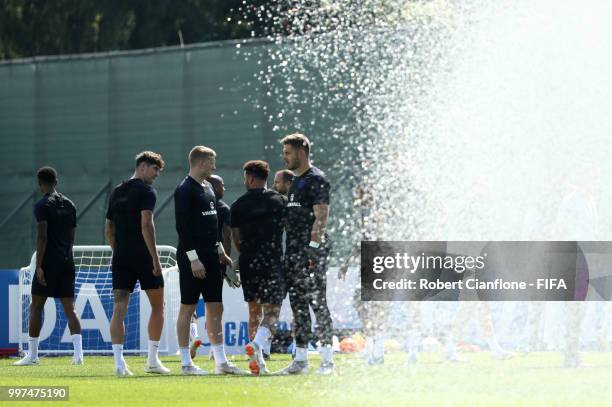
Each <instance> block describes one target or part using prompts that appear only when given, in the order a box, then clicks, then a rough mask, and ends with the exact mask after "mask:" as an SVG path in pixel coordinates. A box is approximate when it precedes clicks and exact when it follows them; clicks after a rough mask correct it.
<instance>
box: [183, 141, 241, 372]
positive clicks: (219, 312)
mask: <svg viewBox="0 0 612 407" xmlns="http://www.w3.org/2000/svg"><path fill="white" fill-rule="evenodd" d="M215 157H216V153H215V152H214V151H213V150H212V149H210V148H208V147H204V146H196V147H194V148H193V149H192V150H191V152H190V153H189V175H187V176H186V177H185V178H184V179H183V181H181V183H180V184H179V185H178V186H177V187H176V190H175V191H174V214H175V219H176V231H177V233H178V237H179V243H178V248H177V251H176V257H177V263H178V267H179V285H180V289H181V306H180V309H179V315H178V319H177V322H176V330H177V334H178V343H179V351H180V354H181V366H182V371H183V374H185V375H196V376H200V375H205V374H207V372H206V371H204V370H202V369H200V368H199V367H197V366H196V365H194V364H193V362H192V360H191V355H190V352H189V330H190V329H189V324H190V322H191V317H192V315H193V313H194V311H195V309H196V306H197V303H198V300H199V299H200V295H202V296H203V297H204V302H205V304H206V331H207V333H208V338H209V340H210V343H211V348H212V352H213V355H214V358H215V373H216V374H243V373H248V372H245V371H243V370H241V369H238V368H237V367H236V366H234V365H232V364H231V363H229V362H228V360H227V357H226V355H225V349H224V346H223V326H222V317H223V302H222V300H223V298H222V297H223V296H222V293H223V271H222V268H221V265H222V264H223V265H226V266H227V265H230V266H231V265H232V260H231V259H230V258H229V257H228V256H227V254H226V253H225V249H224V247H223V244H222V243H221V242H220V241H219V240H218V233H217V227H218V224H217V209H216V200H215V195H214V192H213V190H212V187H211V185H210V183H208V182H206V181H205V180H206V178H208V177H210V176H211V175H212V172H213V170H214V169H215Z"/></svg>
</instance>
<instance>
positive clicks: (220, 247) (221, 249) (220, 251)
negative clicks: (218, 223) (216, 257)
mask: <svg viewBox="0 0 612 407" xmlns="http://www.w3.org/2000/svg"><path fill="white" fill-rule="evenodd" d="M224 253H225V248H224V247H223V243H221V242H218V243H217V254H224Z"/></svg>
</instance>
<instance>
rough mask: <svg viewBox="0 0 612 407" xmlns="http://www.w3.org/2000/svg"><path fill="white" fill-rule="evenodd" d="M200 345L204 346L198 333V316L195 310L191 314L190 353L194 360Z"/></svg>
mask: <svg viewBox="0 0 612 407" xmlns="http://www.w3.org/2000/svg"><path fill="white" fill-rule="evenodd" d="M200 346H202V339H201V338H200V335H199V334H198V316H197V315H196V313H195V312H194V313H193V314H192V315H191V323H190V324H189V354H190V355H191V359H192V360H193V359H195V357H196V356H197V355H198V348H199V347H200Z"/></svg>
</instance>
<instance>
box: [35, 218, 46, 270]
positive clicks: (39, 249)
mask: <svg viewBox="0 0 612 407" xmlns="http://www.w3.org/2000/svg"><path fill="white" fill-rule="evenodd" d="M46 250H47V221H46V220H45V221H42V222H38V226H37V231H36V268H40V267H42V261H43V257H45V251H46Z"/></svg>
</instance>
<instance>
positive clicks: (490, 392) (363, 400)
mask: <svg viewBox="0 0 612 407" xmlns="http://www.w3.org/2000/svg"><path fill="white" fill-rule="evenodd" d="M462 357H463V358H464V359H465V361H464V362H462V363H454V364H450V363H442V362H441V361H440V356H439V355H437V354H424V355H422V356H421V359H420V361H419V363H418V364H417V365H407V364H406V363H405V355H404V354H403V353H391V354H387V355H386V356H385V365H383V366H375V367H370V366H367V365H366V364H365V363H364V361H363V360H361V359H359V358H357V357H355V356H353V355H341V356H336V372H335V374H334V375H332V376H325V377H321V376H317V375H316V374H314V371H315V370H316V368H317V367H318V364H319V361H320V360H319V359H318V357H316V356H314V357H311V359H310V361H311V365H310V366H311V373H310V374H309V375H306V376H291V377H273V376H270V377H228V376H206V377H182V376H180V375H179V373H180V362H179V358H178V357H174V356H173V357H162V358H161V359H162V360H163V362H164V364H165V365H166V366H167V367H169V368H170V369H172V374H171V375H169V376H158V375H148V374H145V373H144V372H143V367H144V361H145V359H144V357H127V358H126V359H127V361H128V364H129V365H130V368H131V369H132V371H133V372H134V377H131V378H126V379H118V378H116V377H115V376H114V363H113V358H112V357H110V356H108V357H100V356H96V357H94V356H90V357H87V356H86V358H85V365H84V366H72V365H71V364H70V358H69V357H58V358H42V359H41V364H40V366H27V367H15V366H11V363H12V362H14V361H15V360H16V359H2V360H0V386H11V385H14V386H37V385H40V386H69V392H70V401H69V402H58V403H60V404H62V405H66V404H74V405H79V406H81V405H96V406H119V405H127V406H136V405H147V406H169V405H180V406H186V405H198V406H204V405H216V406H266V407H270V406H387V407H392V406H393V407H395V406H406V405H415V406H491V405H494V406H515V405H516V406H523V405H528V406H548V405H550V406H557V405H562V406H563V405H565V406H595V405H596V406H603V405H612V353H588V354H586V355H585V357H584V362H585V363H587V364H588V365H589V366H586V367H582V368H578V369H565V368H562V367H560V366H561V364H562V357H561V355H560V354H558V353H539V354H529V355H526V356H516V357H515V358H513V359H511V360H508V361H495V360H492V359H491V358H490V356H489V355H488V353H484V352H482V353H473V354H462ZM232 359H233V361H234V363H236V364H237V365H238V366H240V367H242V368H245V369H246V368H247V363H246V359H245V357H244V356H235V357H233V358H232ZM272 359H273V360H272V361H271V362H270V363H269V366H270V368H271V369H270V370H272V371H275V370H278V369H281V368H282V367H284V366H286V365H287V364H288V363H289V361H290V357H289V356H288V355H273V356H272ZM195 361H196V363H197V364H199V365H200V367H202V368H205V369H207V370H209V371H211V370H212V369H213V365H212V363H213V362H211V361H209V360H208V358H205V357H202V356H199V357H198V358H197V359H196V360H195ZM0 404H4V405H12V404H9V403H8V402H0ZM38 404H40V402H19V403H17V404H16V405H19V406H25V405H38Z"/></svg>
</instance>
